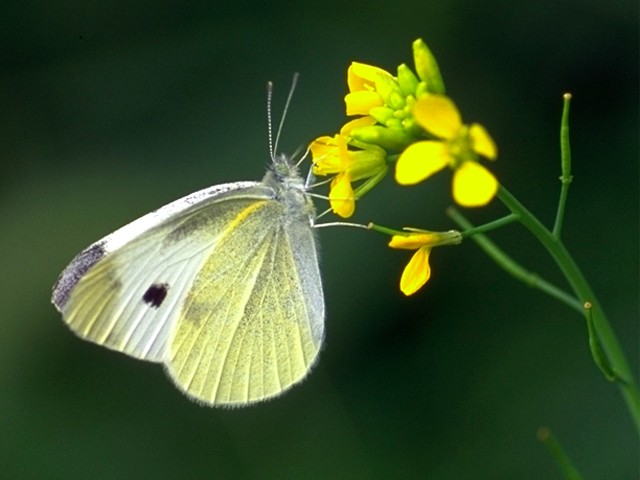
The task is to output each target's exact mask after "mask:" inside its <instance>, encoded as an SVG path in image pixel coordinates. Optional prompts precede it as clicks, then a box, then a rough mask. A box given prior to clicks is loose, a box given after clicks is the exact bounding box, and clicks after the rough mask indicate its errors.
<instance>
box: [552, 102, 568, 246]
mask: <svg viewBox="0 0 640 480" xmlns="http://www.w3.org/2000/svg"><path fill="white" fill-rule="evenodd" d="M570 100H571V94H569V93H565V94H564V106H563V109H562V120H561V122H560V157H561V168H562V175H561V176H560V183H561V185H562V186H561V188H560V200H559V201H558V210H557V213H556V221H555V223H554V225H553V236H554V237H556V238H560V234H561V232H562V222H563V221H564V210H565V207H566V205H567V196H568V195H569V185H570V184H571V181H572V180H573V176H572V175H571V144H570V143H569V102H570Z"/></svg>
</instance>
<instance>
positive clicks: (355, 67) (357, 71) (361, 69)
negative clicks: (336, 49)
mask: <svg viewBox="0 0 640 480" xmlns="http://www.w3.org/2000/svg"><path fill="white" fill-rule="evenodd" d="M378 75H385V76H388V77H391V74H390V73H389V72H387V71H386V70H383V69H382V68H379V67H374V66H373V65H367V64H366V63H359V62H352V63H351V65H350V66H349V69H348V70H347V85H349V91H350V92H358V91H360V90H366V89H369V90H373V88H374V85H375V83H376V78H377V77H378Z"/></svg>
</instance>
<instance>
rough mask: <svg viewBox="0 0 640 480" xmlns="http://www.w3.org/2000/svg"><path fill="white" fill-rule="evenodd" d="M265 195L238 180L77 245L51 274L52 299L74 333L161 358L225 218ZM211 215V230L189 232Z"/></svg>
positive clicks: (257, 187) (139, 354)
mask: <svg viewBox="0 0 640 480" xmlns="http://www.w3.org/2000/svg"><path fill="white" fill-rule="evenodd" d="M269 196H270V192H269V191H268V190H266V189H264V187H261V186H260V185H259V184H257V183H255V182H238V183H234V184H225V185H219V186H216V187H211V188H209V189H205V190H201V191H199V192H196V193H193V194H191V195H189V196H187V197H184V198H182V199H180V200H176V201H175V202H172V203H170V204H168V205H166V206H164V207H162V208H161V209H159V210H157V211H155V212H152V213H150V214H148V215H145V216H143V217H141V218H139V219H137V220H135V221H134V222H132V223H130V224H128V225H126V226H124V227H122V228H121V229H119V230H117V231H115V232H114V233H112V234H111V235H108V236H107V237H105V238H103V239H102V240H100V241H98V242H96V243H94V244H93V245H91V246H89V247H88V248H86V249H85V250H83V251H82V252H81V253H80V254H79V255H77V256H76V258H74V259H73V260H72V262H71V263H70V264H69V266H67V268H66V269H65V270H64V271H63V272H62V274H61V275H60V277H59V278H58V281H57V282H56V284H55V286H54V289H53V296H52V301H53V303H54V305H55V306H56V308H57V309H58V310H59V311H60V312H61V313H62V316H63V318H64V320H65V322H66V323H67V324H68V325H69V327H70V328H71V329H72V330H73V331H74V332H75V333H76V334H77V335H78V336H80V337H82V338H84V339H86V340H89V341H92V342H94V343H97V344H99V345H103V346H105V347H108V348H111V349H113V350H118V351H121V352H124V353H126V354H128V355H131V356H133V357H136V358H140V359H144V360H150V361H156V362H159V361H162V360H163V358H164V346H165V343H166V339H167V335H168V334H169V331H170V327H171V325H172V323H173V321H174V320H175V318H176V317H177V313H178V312H179V305H180V304H181V302H182V298H183V297H184V295H185V291H186V290H187V289H188V285H189V284H190V282H191V281H192V280H193V278H194V277H195V275H196V273H197V271H198V269H199V268H200V266H201V265H202V263H203V262H204V260H205V258H206V256H207V255H206V253H207V251H208V250H210V249H213V248H215V244H216V242H217V238H218V236H219V234H220V232H221V231H222V230H223V228H224V222H225V221H229V219H231V218H233V216H234V215H237V214H238V212H240V211H242V209H243V208H245V206H246V204H249V203H253V202H255V201H256V199H264V198H269ZM212 217H215V220H211V222H212V223H213V225H212V227H213V229H212V230H210V231H206V230H203V229H201V230H200V231H195V230H196V228H197V224H198V222H200V223H202V222H205V221H207V220H209V219H211V218H212ZM189 231H191V232H192V233H193V235H188V233H189Z"/></svg>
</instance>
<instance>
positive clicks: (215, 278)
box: [52, 83, 324, 405]
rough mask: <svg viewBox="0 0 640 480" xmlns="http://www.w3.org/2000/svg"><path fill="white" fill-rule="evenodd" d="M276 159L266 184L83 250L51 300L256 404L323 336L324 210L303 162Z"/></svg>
mask: <svg viewBox="0 0 640 480" xmlns="http://www.w3.org/2000/svg"><path fill="white" fill-rule="evenodd" d="M294 85H295V83H294ZM292 91H293V89H292ZM290 98H291V93H290V95H289V99H288V100H287V106H286V107H285V111H286V108H287V107H288V104H289V100H290ZM276 145H277V138H276ZM272 151H273V149H272ZM272 160H273V164H272V166H271V168H269V170H268V172H267V174H266V175H265V177H264V178H263V180H262V181H261V182H235V183H227V184H223V185H217V186H214V187H210V188H207V189H204V190H200V191H198V192H195V193H193V194H191V195H188V196H186V197H184V198H181V199H179V200H176V201H174V202H172V203H170V204H168V205H166V206H164V207H162V208H160V209H159V210H157V211H155V212H152V213H149V214H147V215H145V216H143V217H141V218H139V219H138V220H135V221H134V222H132V223H130V224H128V225H126V226H124V227H122V228H121V229H119V230H117V231H115V232H114V233H112V234H111V235H108V236H107V237H105V238H103V239H102V240H99V241H98V242H96V243H94V244H93V245H91V246H89V247H88V248H86V249H85V250H83V251H82V252H81V253H80V254H78V255H77V256H76V257H75V258H74V259H73V260H72V261H71V263H70V264H69V265H68V266H67V268H66V269H65V270H64V271H63V272H62V274H61V275H60V277H59V279H58V281H57V282H56V284H55V286H54V289H53V297H52V301H53V303H54V305H55V306H56V308H57V309H58V310H59V311H60V312H61V313H62V316H63V318H64V320H65V322H66V323H67V324H68V325H69V327H70V328H71V329H72V330H73V331H74V332H75V333H76V334H77V335H79V336H80V337H82V338H84V339H86V340H89V341H92V342H95V343H97V344H99V345H103V346H105V347H108V348H111V349H113V350H118V351H120V352H123V353H126V354H128V355H131V356H133V357H136V358H139V359H142V360H148V361H152V362H158V363H163V364H164V365H165V367H166V370H167V372H168V374H169V376H170V377H171V379H172V380H173V381H174V382H175V384H176V385H177V386H178V387H179V388H180V389H182V390H183V391H184V392H185V393H186V394H187V395H189V396H190V397H192V398H194V399H196V400H197V401H200V402H202V403H205V404H208V405H245V404H250V403H253V402H257V401H260V400H264V399H267V398H270V397H273V396H276V395H278V394H280V393H282V392H283V391H285V390H286V389H288V388H289V387H291V386H292V385H294V384H295V383H297V382H299V381H300V380H302V379H303V378H304V377H305V376H306V375H307V373H308V372H309V369H310V368H311V366H312V365H313V364H314V362H315V361H316V358H317V356H318V352H319V350H320V346H321V344H322V340H323V336H324V298H323V293H322V283H321V279H320V272H319V268H318V255H317V240H316V238H315V234H314V229H313V222H314V219H315V216H316V214H315V208H314V206H313V203H312V202H311V200H310V198H309V196H308V194H307V193H306V188H305V182H304V180H303V179H302V178H301V176H300V175H299V173H298V169H297V167H296V165H294V164H292V163H291V161H290V160H289V159H287V158H286V157H284V156H275V155H274V154H273V153H272Z"/></svg>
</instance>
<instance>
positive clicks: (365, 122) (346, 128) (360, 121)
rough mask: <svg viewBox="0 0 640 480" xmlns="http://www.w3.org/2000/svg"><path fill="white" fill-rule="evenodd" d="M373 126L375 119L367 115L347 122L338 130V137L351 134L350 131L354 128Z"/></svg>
mask: <svg viewBox="0 0 640 480" xmlns="http://www.w3.org/2000/svg"><path fill="white" fill-rule="evenodd" d="M375 124H376V119H375V118H373V117H370V116H368V115H367V116H366V117H360V118H356V119H353V120H350V121H348V122H347V123H345V124H344V125H343V126H342V128H341V129H340V135H349V133H351V130H353V129H354V128H360V127H370V126H372V125H375Z"/></svg>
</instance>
